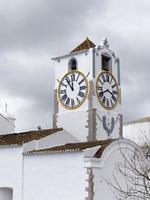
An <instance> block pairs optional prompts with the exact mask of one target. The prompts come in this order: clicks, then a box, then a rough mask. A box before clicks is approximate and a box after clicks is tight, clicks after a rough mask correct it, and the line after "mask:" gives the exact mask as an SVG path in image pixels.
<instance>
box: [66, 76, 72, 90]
mask: <svg viewBox="0 0 150 200" xmlns="http://www.w3.org/2000/svg"><path fill="white" fill-rule="evenodd" d="M66 81H67V83H68V85H69V86H70V88H71V90H72V91H74V89H73V84H72V86H71V85H70V81H68V79H66Z"/></svg>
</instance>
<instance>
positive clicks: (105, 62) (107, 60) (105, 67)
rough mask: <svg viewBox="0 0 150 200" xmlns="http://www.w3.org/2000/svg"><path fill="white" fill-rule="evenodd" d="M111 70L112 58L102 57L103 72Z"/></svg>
mask: <svg viewBox="0 0 150 200" xmlns="http://www.w3.org/2000/svg"><path fill="white" fill-rule="evenodd" d="M110 69H111V58H110V57H108V56H106V55H102V70H105V71H110Z"/></svg>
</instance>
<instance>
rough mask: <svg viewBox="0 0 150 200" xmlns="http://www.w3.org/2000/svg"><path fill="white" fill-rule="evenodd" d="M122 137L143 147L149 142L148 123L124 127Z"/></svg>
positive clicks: (149, 130)
mask: <svg viewBox="0 0 150 200" xmlns="http://www.w3.org/2000/svg"><path fill="white" fill-rule="evenodd" d="M123 136H124V138H127V139H130V140H132V141H134V142H136V143H137V144H139V145H143V144H144V143H145V142H150V137H149V136H150V122H141V123H133V124H127V125H124V126H123Z"/></svg>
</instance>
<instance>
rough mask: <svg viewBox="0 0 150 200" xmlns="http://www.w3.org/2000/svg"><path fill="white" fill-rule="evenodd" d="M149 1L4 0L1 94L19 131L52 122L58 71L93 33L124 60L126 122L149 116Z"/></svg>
mask: <svg viewBox="0 0 150 200" xmlns="http://www.w3.org/2000/svg"><path fill="white" fill-rule="evenodd" d="M149 6H150V2H148V1H146V0H143V1H142V2H141V1H140V0H133V1H130V0H126V1H122V2H121V3H120V1H119V0H106V1H104V0H100V1H99V0H94V1H90V0H86V1H79V0H77V1H74V2H73V1H69V0H62V1H58V0H22V1H19V0H14V1H9V0H5V1H4V0H1V2H0V27H1V31H0V95H1V100H3V99H5V100H7V99H9V100H7V101H8V102H9V104H10V105H9V110H10V111H12V112H14V114H15V115H16V118H17V122H16V125H17V128H16V130H17V131H23V130H29V129H36V127H37V126H38V125H41V126H42V127H43V128H44V127H50V126H51V117H52V104H53V87H54V85H53V84H54V69H53V63H52V62H50V58H51V57H53V56H58V55H63V54H65V53H67V52H69V51H70V50H71V49H73V48H74V47H75V46H77V45H78V44H79V43H80V42H82V41H83V40H84V39H85V37H87V36H89V37H90V38H91V39H92V40H93V41H94V42H95V43H96V44H98V43H99V42H100V39H101V38H102V37H103V36H106V37H107V38H108V40H109V43H110V47H111V48H112V49H113V50H115V52H116V54H117V56H119V57H120V60H121V78H122V103H123V106H122V107H123V108H122V111H123V114H124V119H125V121H128V120H132V119H135V118H138V117H140V116H144V115H148V114H149V113H148V108H149V99H150V92H149V74H150V67H149V66H150V59H149V52H150V40H149V35H150V27H149V26H148V24H149V18H150V14H149V13H150V12H149Z"/></svg>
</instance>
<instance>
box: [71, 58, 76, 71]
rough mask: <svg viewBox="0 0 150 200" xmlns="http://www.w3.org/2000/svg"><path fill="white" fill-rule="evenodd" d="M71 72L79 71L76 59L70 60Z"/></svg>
mask: <svg viewBox="0 0 150 200" xmlns="http://www.w3.org/2000/svg"><path fill="white" fill-rule="evenodd" d="M69 70H77V60H76V59H75V58H71V59H70V61H69Z"/></svg>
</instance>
